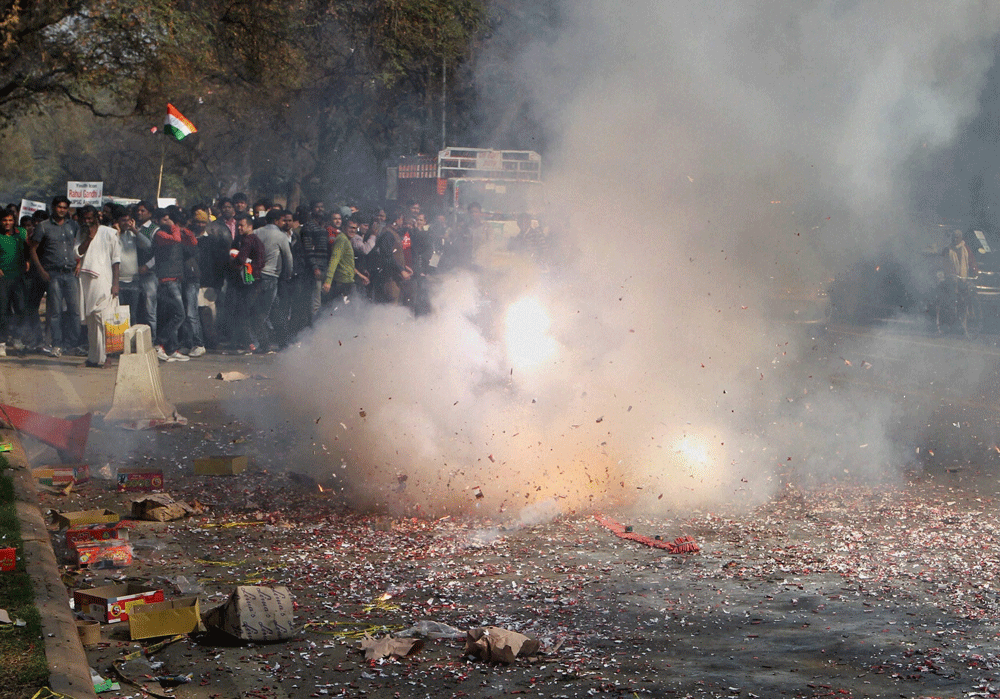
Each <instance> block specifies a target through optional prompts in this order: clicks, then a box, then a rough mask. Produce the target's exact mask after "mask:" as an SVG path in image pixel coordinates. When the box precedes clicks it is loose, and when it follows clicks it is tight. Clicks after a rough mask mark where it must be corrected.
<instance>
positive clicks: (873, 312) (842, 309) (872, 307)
mask: <svg viewBox="0 0 1000 699" xmlns="http://www.w3.org/2000/svg"><path fill="white" fill-rule="evenodd" d="M922 266H923V263H922V262H921V261H920V256H919V255H905V256H904V257H901V256H900V254H899V253H898V252H895V251H890V250H885V251H883V252H881V253H879V254H878V255H873V256H871V257H863V258H860V259H858V260H857V261H855V262H854V263H853V264H850V265H848V266H847V267H845V268H844V269H842V270H841V271H840V273H839V274H837V276H836V277H835V278H834V280H833V283H832V284H831V285H830V305H831V319H832V320H834V321H837V322H841V323H854V324H861V325H868V324H872V323H878V322H890V321H898V320H905V319H907V318H909V317H911V315H912V314H915V313H918V312H919V311H920V310H921V309H920V304H919V299H920V298H921V297H922V296H923V295H924V293H925V292H926V291H929V290H930V289H931V285H930V281H929V279H927V280H919V281H918V275H915V274H914V272H913V270H915V269H919V268H921V267H922ZM921 289H923V291H921Z"/></svg>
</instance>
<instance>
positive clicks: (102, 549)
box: [76, 539, 132, 568]
mask: <svg viewBox="0 0 1000 699" xmlns="http://www.w3.org/2000/svg"><path fill="white" fill-rule="evenodd" d="M76 562H77V563H78V564H79V565H81V566H97V565H98V564H100V563H103V564H104V567H107V568H124V567H125V566H128V565H131V564H132V545H131V544H130V543H128V542H127V541H122V540H121V539H110V540H108V541H81V542H79V543H78V544H77V545H76Z"/></svg>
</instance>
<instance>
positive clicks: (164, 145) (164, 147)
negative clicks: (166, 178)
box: [156, 134, 167, 206]
mask: <svg viewBox="0 0 1000 699" xmlns="http://www.w3.org/2000/svg"><path fill="white" fill-rule="evenodd" d="M166 158H167V139H166V134H163V143H162V145H161V146H160V178H159V179H158V180H157V181H156V202H157V203H156V205H157V206H159V205H160V203H159V202H160V187H161V186H162V185H163V161H164V160H166Z"/></svg>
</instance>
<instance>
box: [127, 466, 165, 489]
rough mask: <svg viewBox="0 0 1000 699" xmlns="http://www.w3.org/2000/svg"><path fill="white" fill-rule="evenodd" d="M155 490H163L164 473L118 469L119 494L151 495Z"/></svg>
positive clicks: (136, 469)
mask: <svg viewBox="0 0 1000 699" xmlns="http://www.w3.org/2000/svg"><path fill="white" fill-rule="evenodd" d="M154 490H163V471H160V470H156V471H154V470H150V469H138V468H135V469H118V492H120V493H149V492H152V491H154Z"/></svg>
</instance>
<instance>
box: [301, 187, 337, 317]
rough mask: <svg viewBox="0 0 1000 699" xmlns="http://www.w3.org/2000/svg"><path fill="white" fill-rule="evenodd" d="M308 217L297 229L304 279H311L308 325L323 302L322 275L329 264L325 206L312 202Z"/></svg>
mask: <svg viewBox="0 0 1000 699" xmlns="http://www.w3.org/2000/svg"><path fill="white" fill-rule="evenodd" d="M309 209H310V216H309V220H308V221H306V222H305V223H304V224H303V225H302V227H301V228H300V229H299V235H300V236H301V237H302V248H303V250H304V251H305V256H306V271H305V274H306V277H307V278H309V279H311V287H310V295H309V324H310V325H312V323H313V319H314V318H315V317H316V314H317V313H319V307H320V304H321V303H322V301H323V274H324V273H325V272H326V268H327V265H329V263H330V244H329V242H328V240H329V239H328V237H327V236H328V234H327V231H326V220H325V219H326V205H325V204H324V203H323V202H321V201H314V202H313V203H312V206H310V207H309Z"/></svg>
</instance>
